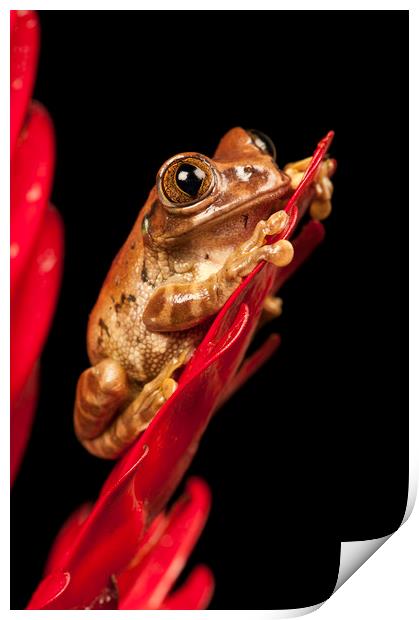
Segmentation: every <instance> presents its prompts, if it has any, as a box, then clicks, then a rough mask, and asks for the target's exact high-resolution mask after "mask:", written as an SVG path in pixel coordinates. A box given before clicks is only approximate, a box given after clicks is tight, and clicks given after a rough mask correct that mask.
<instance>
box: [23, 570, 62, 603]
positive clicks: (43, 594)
mask: <svg viewBox="0 0 419 620" xmlns="http://www.w3.org/2000/svg"><path fill="white" fill-rule="evenodd" d="M70 581H71V578H70V573H68V572H63V571H57V572H54V573H50V574H49V575H47V576H46V577H45V579H43V580H42V581H41V583H40V584H39V586H38V587H37V589H36V590H35V592H34V594H33V596H32V598H31V600H30V601H29V605H28V606H27V609H51V608H52V609H53V608H54V603H55V601H56V599H57V598H59V597H60V596H61V595H62V594H63V592H65V590H66V589H67V587H68V585H69V583H70Z"/></svg>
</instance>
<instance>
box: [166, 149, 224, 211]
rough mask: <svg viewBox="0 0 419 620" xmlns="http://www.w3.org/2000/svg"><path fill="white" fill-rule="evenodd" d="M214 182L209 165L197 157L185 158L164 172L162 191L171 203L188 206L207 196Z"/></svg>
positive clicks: (174, 162)
mask: <svg viewBox="0 0 419 620" xmlns="http://www.w3.org/2000/svg"><path fill="white" fill-rule="evenodd" d="M212 181H213V174H212V171H211V168H210V166H209V164H207V163H206V162H205V161H203V160H202V159H198V158H197V157H184V158H183V159H179V160H176V161H173V162H172V163H171V164H169V166H168V167H167V169H166V170H165V171H164V174H163V177H162V189H163V192H164V194H165V196H166V198H167V199H168V200H170V202H172V203H174V204H175V205H185V206H186V205H188V204H191V203H192V202H196V201H197V200H200V199H201V198H203V197H204V196H206V195H207V193H208V192H209V190H210V189H211V186H212Z"/></svg>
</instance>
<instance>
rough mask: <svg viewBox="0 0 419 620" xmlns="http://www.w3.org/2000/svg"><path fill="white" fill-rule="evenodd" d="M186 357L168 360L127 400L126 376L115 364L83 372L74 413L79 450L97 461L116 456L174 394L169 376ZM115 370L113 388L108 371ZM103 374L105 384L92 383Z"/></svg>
mask: <svg viewBox="0 0 419 620" xmlns="http://www.w3.org/2000/svg"><path fill="white" fill-rule="evenodd" d="M188 353H189V351H187V350H185V351H183V352H182V353H181V354H179V355H178V357H176V358H174V359H173V360H171V361H170V362H169V363H168V364H167V365H166V366H164V368H163V369H162V371H161V372H160V373H159V374H158V375H157V376H156V377H155V378H154V379H153V380H152V381H150V382H149V383H146V384H145V385H144V386H143V387H142V389H141V391H140V392H139V393H138V390H137V395H136V396H135V397H134V398H132V392H131V399H130V390H129V386H128V378H127V375H126V373H125V371H124V369H123V368H122V367H121V366H120V365H119V364H118V362H114V361H113V360H110V359H107V360H103V361H102V362H100V363H99V364H98V365H97V366H94V367H92V368H89V369H88V370H86V371H85V372H84V373H83V374H82V375H81V377H80V379H79V384H78V388H77V397H76V405H75V411H74V426H75V429H76V434H77V437H78V439H79V440H80V441H81V443H82V444H83V446H84V447H85V448H86V449H87V450H88V451H89V452H90V453H91V454H94V455H95V456H99V457H101V458H105V459H115V458H117V457H118V456H120V455H121V454H122V453H123V452H124V451H125V450H126V449H127V448H128V447H129V446H130V445H131V444H132V443H133V442H134V441H135V439H136V438H137V437H138V435H139V434H140V433H141V432H142V431H144V430H145V429H146V428H147V426H148V425H149V424H150V422H151V420H152V419H153V418H154V416H155V414H156V413H157V411H158V410H159V409H160V407H161V406H162V405H163V404H164V403H165V402H166V400H167V399H168V398H169V397H170V396H171V395H172V394H173V392H174V391H175V390H176V388H177V382H176V381H175V380H174V379H173V377H172V374H173V373H174V371H175V370H176V369H177V368H179V367H180V366H182V365H183V364H184V363H185V360H186V358H187V355H188ZM118 366H119V374H120V379H121V381H120V382H119V383H118V386H116V385H115V382H114V381H113V378H112V377H113V375H112V373H113V374H114V373H115V370H111V369H112V367H115V368H116V367H118ZM98 367H101V368H100V369H99V370H98ZM106 373H108V375H109V376H108V378H109V381H108V382H107V381H106V379H103V378H102V381H97V380H95V379H94V377H95V376H96V375H98V374H99V375H100V374H102V375H104V374H105V375H106ZM122 373H124V374H123V377H122Z"/></svg>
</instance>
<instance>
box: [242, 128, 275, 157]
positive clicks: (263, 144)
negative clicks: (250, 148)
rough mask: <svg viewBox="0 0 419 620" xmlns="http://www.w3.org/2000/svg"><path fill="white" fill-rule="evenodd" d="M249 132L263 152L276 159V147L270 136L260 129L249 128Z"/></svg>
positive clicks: (254, 142)
mask: <svg viewBox="0 0 419 620" xmlns="http://www.w3.org/2000/svg"><path fill="white" fill-rule="evenodd" d="M247 133H248V134H249V136H250V137H251V138H252V141H253V144H254V145H255V146H257V147H258V149H260V150H261V151H262V152H263V153H266V154H267V155H270V156H271V157H272V159H276V148H275V144H274V143H273V142H272V140H271V139H270V137H269V136H267V135H266V134H265V133H263V132H262V131H259V130H258V129H248V130H247Z"/></svg>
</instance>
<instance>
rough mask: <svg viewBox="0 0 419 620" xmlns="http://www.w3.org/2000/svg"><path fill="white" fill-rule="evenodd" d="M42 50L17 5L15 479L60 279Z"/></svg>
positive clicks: (13, 106) (13, 118)
mask: <svg viewBox="0 0 419 620" xmlns="http://www.w3.org/2000/svg"><path fill="white" fill-rule="evenodd" d="M38 50H39V24H38V18H37V16H36V13H34V12H33V11H11V31H10V52H11V55H10V132H11V135H10V140H11V142H10V154H11V175H10V194H11V209H10V261H11V264H10V276H11V293H10V294H11V360H10V365H11V368H10V377H11V386H10V391H11V481H12V482H13V480H14V478H15V475H16V473H17V471H18V468H19V465H20V462H21V459H22V456H23V453H24V450H25V447H26V443H27V441H28V438H29V434H30V429H31V424H32V419H33V415H34V411H35V406H36V398H37V391H38V374H39V373H38V358H39V355H40V353H41V351H42V347H43V345H44V342H45V339H46V336H47V334H48V330H49V326H50V323H51V319H52V315H53V312H54V309H55V304H56V300H57V295H58V290H59V286H60V281H61V271H62V258H63V230H62V224H61V219H60V216H59V214H58V213H57V211H56V210H55V209H54V208H53V207H52V206H51V205H50V204H49V195H50V191H51V183H52V177H53V171H54V159H55V145H54V130H53V127H52V123H51V120H50V118H49V116H48V113H47V112H46V110H45V109H44V108H43V107H42V106H41V105H40V104H39V103H35V102H31V100H30V97H31V94H32V89H33V84H34V80H35V71H36V63H37V57H38Z"/></svg>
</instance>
